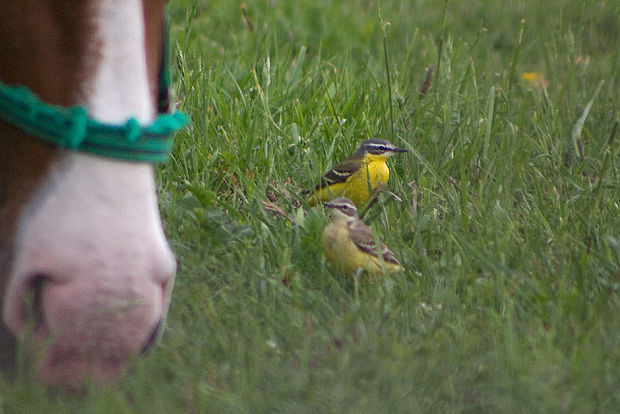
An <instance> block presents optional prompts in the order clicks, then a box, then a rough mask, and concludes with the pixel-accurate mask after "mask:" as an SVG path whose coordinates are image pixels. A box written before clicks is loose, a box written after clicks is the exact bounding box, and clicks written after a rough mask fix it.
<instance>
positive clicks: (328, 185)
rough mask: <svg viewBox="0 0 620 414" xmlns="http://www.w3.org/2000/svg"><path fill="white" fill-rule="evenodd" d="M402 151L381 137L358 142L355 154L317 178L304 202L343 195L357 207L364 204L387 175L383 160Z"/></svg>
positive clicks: (318, 201) (313, 201)
mask: <svg viewBox="0 0 620 414" xmlns="http://www.w3.org/2000/svg"><path fill="white" fill-rule="evenodd" d="M406 151H407V150H406V149H403V148H398V147H396V146H395V145H394V144H392V143H391V142H389V141H386V140H384V139H379V138H374V139H369V140H366V141H364V142H362V144H361V145H360V147H359V149H358V150H357V152H355V154H353V155H350V156H349V157H347V158H346V159H345V160H343V161H342V162H340V163H338V164H337V165H336V166H335V167H334V168H332V169H331V170H329V171H328V172H327V173H326V174H325V175H324V176H323V178H321V182H320V183H319V185H317V186H316V189H315V190H314V192H313V193H312V194H311V195H310V197H309V198H308V204H309V205H310V206H315V205H317V204H319V203H321V202H324V201H329V200H333V199H334V198H338V197H346V198H348V199H350V200H351V201H353V202H354V203H355V204H356V205H358V206H359V205H362V204H364V203H366V202H367V201H368V198H370V194H371V191H372V190H374V189H375V188H376V187H377V184H378V183H384V184H385V183H387V181H388V179H389V178H390V170H389V168H388V166H387V164H386V161H387V159H388V158H389V157H391V156H392V155H394V154H396V153H399V152H406ZM369 181H370V186H369V185H368V184H369ZM369 187H370V188H369Z"/></svg>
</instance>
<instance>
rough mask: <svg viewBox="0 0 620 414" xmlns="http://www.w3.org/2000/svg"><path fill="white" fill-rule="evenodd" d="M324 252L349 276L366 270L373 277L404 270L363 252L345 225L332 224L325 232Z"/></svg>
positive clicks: (323, 240) (329, 259)
mask: <svg viewBox="0 0 620 414" xmlns="http://www.w3.org/2000/svg"><path fill="white" fill-rule="evenodd" d="M322 242H323V250H324V251H325V257H326V258H327V260H328V261H329V262H330V263H331V264H332V265H334V266H336V267H337V268H339V269H340V270H342V271H343V272H344V273H345V274H346V275H347V276H353V275H354V274H355V272H357V270H358V269H360V268H362V269H366V271H367V272H368V275H369V276H371V277H374V276H377V275H382V274H384V272H385V271H387V272H388V273H393V272H397V271H400V270H402V268H401V266H400V265H396V264H394V263H387V262H384V261H382V260H380V259H379V258H378V257H375V256H372V255H370V254H368V253H366V252H364V251H362V250H360V249H359V248H358V247H357V245H356V244H355V243H354V242H353V240H351V236H350V234H349V230H348V228H347V226H346V225H344V224H343V223H330V224H329V225H327V227H326V228H325V230H324V231H323V237H322Z"/></svg>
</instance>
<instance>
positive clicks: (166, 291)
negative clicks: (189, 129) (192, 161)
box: [0, 0, 183, 389]
mask: <svg viewBox="0 0 620 414" xmlns="http://www.w3.org/2000/svg"><path fill="white" fill-rule="evenodd" d="M165 3H166V1H165V0H65V1H53V0H29V1H26V0H23V1H22V0H13V1H6V2H0V16H2V19H0V82H2V84H3V85H4V86H5V87H6V90H7V91H8V92H7V93H6V95H8V96H9V97H10V98H14V99H17V100H18V101H19V99H22V97H23V99H22V100H21V101H19V102H21V103H23V102H26V103H25V104H24V105H25V108H26V109H24V110H21V109H19V107H18V106H15V105H17V104H7V105H5V106H4V107H3V108H4V109H1V110H0V115H1V116H0V302H1V303H0V305H1V308H0V309H1V312H2V323H1V325H2V326H1V327H0V340H1V343H0V355H2V358H3V359H5V361H4V362H5V363H6V364H3V365H11V364H10V361H9V360H12V357H10V358H9V357H7V355H14V353H15V350H16V346H19V347H23V348H20V349H25V350H27V351H28V355H30V356H31V360H32V361H33V364H34V367H35V369H34V372H35V374H36V376H37V378H38V379H39V380H40V381H41V382H43V383H44V384H46V385H48V386H52V387H61V388H69V389H73V388H79V387H83V386H84V385H85V384H87V383H93V384H106V383H109V382H111V381H113V380H114V379H115V378H117V377H118V376H119V375H120V374H121V373H122V372H124V371H125V370H126V367H127V366H128V365H129V363H130V361H131V360H132V358H134V357H135V356H137V355H140V354H141V353H143V352H144V351H145V350H147V349H148V348H149V347H150V346H151V345H152V344H153V342H154V341H155V339H156V338H157V337H158V335H159V334H160V331H161V329H162V321H163V320H164V319H165V316H166V314H167V310H168V306H169V302H170V296H171V291H172V287H173V283H174V275H175V270H176V259H175V257H174V254H173V252H172V250H171V248H170V246H169V244H168V241H167V239H166V237H165V235H164V231H163V227H162V222H161V219H160V215H159V209H158V203H157V194H156V186H155V174H154V167H153V164H152V162H149V161H154V159H152V158H149V156H150V155H149V156H147V155H148V154H150V152H149V151H151V150H150V149H149V148H151V147H149V145H155V144H158V143H157V142H155V143H153V142H154V140H156V138H157V137H156V138H153V137H150V136H149V134H150V135H157V132H153V129H155V130H157V131H159V135H165V136H166V137H167V136H168V135H169V132H170V131H172V130H174V129H177V128H178V127H180V126H182V125H181V124H183V121H179V122H177V124H178V125H174V126H171V127H170V128H168V129H169V130H166V126H162V125H159V124H158V125H155V124H154V123H155V122H156V121H157V120H158V119H159V118H158V114H159V113H160V112H164V111H163V110H162V108H161V106H162V105H161V102H162V88H161V87H160V84H161V82H160V81H161V79H162V70H161V69H162V64H163V63H162V62H165V53H166V52H165V48H164V47H163V45H164V43H165V27H164V26H165V25H164V20H165V6H166V4H165ZM163 92H164V95H166V92H167V90H163ZM22 101H23V102H22ZM30 101H35V102H36V103H35V104H30V103H29V102H30ZM14 108H17V109H15V111H16V112H18V117H19V116H22V118H24V119H25V118H28V117H31V116H32V114H31V112H37V114H35V116H34V118H33V119H34V122H30V123H27V122H26V125H25V126H24V125H16V122H10V121H7V119H6V118H7V116H8V115H6V114H7V113H8V112H11V111H13V109H14ZM33 108H34V109H33ZM41 108H42V109H41ZM76 108H77V109H76ZM19 111H21V112H19ZM46 111H47V112H46ZM48 112H51V114H52V115H49V114H48ZM20 114H21V115H20ZM59 114H60V115H59ZM67 114H68V115H67ZM75 114H77V115H75ZM74 115H75V116H74ZM78 115H80V116H78ZM160 116H168V115H160ZM46 117H48V118H51V120H50V121H49V122H51V123H52V124H54V122H56V120H55V118H54V117H57V118H58V117H60V118H61V121H62V122H60V121H58V122H56V124H59V125H61V126H62V125H65V124H67V125H68V126H67V128H68V129H69V133H66V134H65V135H66V140H65V141H62V140H61V141H60V142H59V143H58V142H56V143H55V144H52V143H50V140H49V139H41V137H44V138H46V137H47V136H46V133H45V131H47V130H44V131H43V132H41V130H42V129H44V127H45V125H43V124H45V122H47V121H46V119H47V118H46ZM65 118H66V119H65ZM28 119H29V118H28ZM177 120H178V119H177ZM164 121H166V120H164ZM167 121H168V123H170V119H167ZM18 123H19V122H17V124H18ZM165 123H166V122H164V124H165ZM56 124H54V125H56ZM145 125H155V126H154V127H153V128H151V129H149V127H145ZM97 128H99V129H97ZM93 130H94V131H99V132H100V133H99V132H98V134H99V135H97V134H93V133H91V132H92V131H93ZM162 130H166V131H164V132H165V133H162ZM75 131H78V132H75ZM110 131H111V132H110ZM118 131H120V132H119V134H120V135H119V136H120V138H119V140H125V141H128V143H125V141H123V143H121V144H117V143H114V142H112V141H110V142H108V141H107V140H108V139H110V140H112V139H113V138H109V137H112V135H113V133H117V132H118ZM52 132H53V131H52ZM64 132H66V131H63V133H64ZM52 135H53V134H52ZM88 135H91V136H90V137H89V136H88ZM95 135H97V136H95ZM76 137H77V138H76ZM159 138H161V137H159ZM63 139H64V138H63ZM88 139H91V140H95V144H92V142H91V144H90V146H89V145H88V143H87V142H86V140H88ZM97 140H98V141H97ZM136 140H137V141H143V140H146V141H148V142H147V143H146V144H144V143H143V144H139V145H143V146H144V148H147V150H145V151H144V154H147V155H144V156H141V155H140V154H139V153H138V155H136V153H135V152H132V151H133V149H132V146H133V145H134V144H133V143H132V142H134V141H136ZM149 140H150V141H149ZM129 141H131V142H129ZM166 142H169V141H166ZM125 144H126V147H127V148H129V150H127V148H125ZM136 145H138V144H136ZM166 145H167V144H166ZM117 147H119V148H120V149H118V148H117ZM121 147H122V148H121ZM93 148H95V149H94V150H93ZM168 148H169V145H167V146H166V149H168ZM160 158H161V154H160ZM145 160H146V161H145ZM157 160H159V159H157ZM155 161H156V160H155ZM16 344H17V345H16ZM7 375H9V374H7Z"/></svg>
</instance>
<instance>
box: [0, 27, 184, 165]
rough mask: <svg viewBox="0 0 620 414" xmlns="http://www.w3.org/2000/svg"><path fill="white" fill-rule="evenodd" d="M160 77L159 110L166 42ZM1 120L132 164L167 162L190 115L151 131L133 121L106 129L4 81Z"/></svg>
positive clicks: (163, 106)
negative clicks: (137, 162) (133, 162)
mask: <svg viewBox="0 0 620 414" xmlns="http://www.w3.org/2000/svg"><path fill="white" fill-rule="evenodd" d="M165 38H166V35H164V48H163V51H162V62H161V67H160V74H159V78H160V79H159V81H160V84H159V96H158V98H159V111H160V112H164V111H167V109H168V71H167V68H168V65H167V56H166V55H167V50H166V47H167V42H166V39H165ZM0 118H2V119H4V120H5V121H7V122H9V123H11V124H13V125H14V126H16V127H18V128H20V129H22V130H23V131H25V132H27V133H29V134H32V135H35V136H37V137H39V138H41V139H42V140H44V141H46V142H49V143H51V144H54V145H56V146H58V147H60V148H66V149H71V150H76V151H86V152H91V153H93V154H97V155H103V156H106V157H112V158H120V159H123V160H130V161H145V162H153V163H154V162H161V161H166V160H167V159H168V155H169V152H170V149H171V148H172V144H173V143H174V138H173V135H172V133H173V132H174V131H177V130H179V129H181V128H182V127H184V126H185V125H187V124H188V123H189V119H188V117H187V115H186V114H184V113H182V112H175V113H173V114H160V115H159V116H158V117H157V119H156V120H155V121H154V122H153V123H152V124H151V125H148V126H141V125H140V124H139V123H138V121H137V120H136V119H135V118H131V119H129V120H128V121H127V122H126V123H125V124H121V125H112V124H103V123H101V122H98V121H97V120H95V119H93V118H91V117H89V116H88V111H87V110H86V108H84V107H81V106H73V107H61V106H53V105H50V104H47V103H45V102H43V101H41V100H40V99H39V98H38V97H36V96H35V95H34V94H33V93H32V92H31V91H30V90H29V89H27V88H25V87H23V86H21V87H19V86H18V87H12V86H9V85H7V84H5V83H3V82H0Z"/></svg>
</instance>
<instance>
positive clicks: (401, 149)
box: [391, 148, 409, 152]
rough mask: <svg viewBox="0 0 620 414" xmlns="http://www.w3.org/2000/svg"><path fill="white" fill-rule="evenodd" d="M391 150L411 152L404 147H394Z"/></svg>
mask: <svg viewBox="0 0 620 414" xmlns="http://www.w3.org/2000/svg"><path fill="white" fill-rule="evenodd" d="M391 151H392V152H409V150H407V149H404V148H392V149H391Z"/></svg>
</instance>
